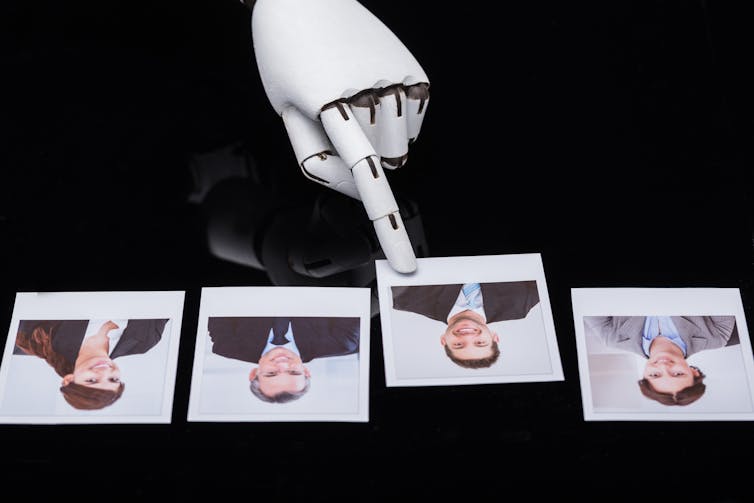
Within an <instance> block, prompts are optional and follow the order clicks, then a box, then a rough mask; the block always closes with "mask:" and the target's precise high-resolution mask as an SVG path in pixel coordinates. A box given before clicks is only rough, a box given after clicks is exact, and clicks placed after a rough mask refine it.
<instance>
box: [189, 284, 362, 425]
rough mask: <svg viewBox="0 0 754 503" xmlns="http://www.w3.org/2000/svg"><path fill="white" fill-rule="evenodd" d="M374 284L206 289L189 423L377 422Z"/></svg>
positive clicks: (199, 327) (193, 376) (195, 361)
mask: <svg viewBox="0 0 754 503" xmlns="http://www.w3.org/2000/svg"><path fill="white" fill-rule="evenodd" d="M370 319H371V314H370V290H369V289H368V288H343V287H213V288H203V289H202V297H201V306H200V312H199V324H198V330H197V334H196V346H195V356H194V370H193V373H192V379H191V393H190V397H189V410H188V420H189V421H196V422H222V421H227V422H243V421H249V422H252V421H264V422H277V421H280V422H284V421H317V422H329V421H332V422H368V421H369V323H370Z"/></svg>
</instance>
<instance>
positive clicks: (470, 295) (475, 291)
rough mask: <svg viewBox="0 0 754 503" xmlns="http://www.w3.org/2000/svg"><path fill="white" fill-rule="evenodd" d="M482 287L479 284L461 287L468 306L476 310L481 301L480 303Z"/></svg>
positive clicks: (467, 284) (468, 284)
mask: <svg viewBox="0 0 754 503" xmlns="http://www.w3.org/2000/svg"><path fill="white" fill-rule="evenodd" d="M481 289H482V287H481V285H480V284H479V283H466V284H464V285H463V286H462V287H461V290H463V294H464V296H466V304H467V305H468V306H469V307H470V308H472V309H474V308H477V307H479V304H480V303H479V301H480V298H479V297H480V294H481V293H482V292H481Z"/></svg>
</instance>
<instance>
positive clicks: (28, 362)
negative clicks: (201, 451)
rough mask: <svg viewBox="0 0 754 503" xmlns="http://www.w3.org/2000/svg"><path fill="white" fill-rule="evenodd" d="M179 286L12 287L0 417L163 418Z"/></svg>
mask: <svg viewBox="0 0 754 503" xmlns="http://www.w3.org/2000/svg"><path fill="white" fill-rule="evenodd" d="M182 310H183V292H138V293H137V292H101V293H95V292H93V293H88V292H86V293H83V292H74V293H19V294H18V295H17V297H16V304H15V306H14V315H13V320H12V322H11V329H10V331H9V334H8V338H7V341H6V347H5V353H4V356H3V362H2V370H1V372H0V421H2V422H4V423H97V422H103V423H116V422H117V423H132V422H138V423H143V422H154V423H164V422H170V413H171V410H172V398H173V385H174V382H175V366H176V357H177V351H178V343H179V337H180V324H181V319H180V316H181V315H182Z"/></svg>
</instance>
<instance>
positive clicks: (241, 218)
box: [190, 145, 427, 314]
mask: <svg viewBox="0 0 754 503" xmlns="http://www.w3.org/2000/svg"><path fill="white" fill-rule="evenodd" d="M190 168H191V172H192V176H193V178H194V191H193V193H192V194H191V196H190V201H191V202H192V203H195V204H199V205H201V213H202V215H203V219H204V226H205V232H206V236H207V243H208V248H209V251H210V252H211V253H212V255H214V256H215V257H217V258H220V259H222V260H225V261H228V262H232V263H236V264H240V265H244V266H247V267H251V268H254V269H258V270H263V271H265V272H266V273H267V275H268V277H269V278H270V280H271V281H272V283H273V284H275V285H285V286H353V287H373V286H374V284H375V282H376V275H375V269H374V261H375V260H376V259H381V258H385V256H384V253H383V251H382V249H381V248H380V246H379V242H378V240H377V236H376V234H375V230H374V227H373V226H372V224H371V223H370V221H369V219H368V218H367V216H366V215H365V214H364V212H363V211H362V210H361V208H360V207H359V205H360V203H359V202H358V201H356V200H355V199H352V198H349V197H346V196H344V195H342V194H337V193H335V192H327V193H323V194H317V195H316V196H306V197H304V196H302V195H301V194H297V193H291V191H290V190H289V187H287V186H285V184H284V183H280V181H279V180H278V179H277V178H276V177H275V175H276V173H279V170H276V169H272V170H266V171H264V170H262V169H260V167H259V166H258V165H257V164H256V163H255V161H254V159H253V158H252V157H251V155H250V154H249V153H248V151H247V150H245V149H244V148H243V146H242V145H231V146H228V147H224V148H221V149H218V150H215V151H213V152H208V153H204V154H200V155H196V156H194V158H193V159H192V162H191V164H190ZM397 201H398V204H399V207H400V211H401V213H402V214H403V215H404V217H405V221H404V224H405V228H406V231H407V233H408V235H409V236H410V238H411V242H412V243H413V245H414V248H413V250H412V252H413V253H415V255H417V256H426V252H427V249H426V242H425V237H424V229H423V226H422V222H421V216H420V214H419V212H418V208H417V205H416V204H415V203H414V202H413V201H410V200H407V199H405V198H403V197H400V195H399V196H398V198H397ZM372 296H373V299H372V300H373V303H372V304H373V309H372V314H376V311H377V305H378V304H377V301H376V288H372Z"/></svg>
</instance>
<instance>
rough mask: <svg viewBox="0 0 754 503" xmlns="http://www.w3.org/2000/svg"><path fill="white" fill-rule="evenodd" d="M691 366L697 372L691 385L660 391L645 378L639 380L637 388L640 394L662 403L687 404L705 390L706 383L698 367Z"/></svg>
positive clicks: (692, 401)
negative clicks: (664, 391) (671, 391)
mask: <svg viewBox="0 0 754 503" xmlns="http://www.w3.org/2000/svg"><path fill="white" fill-rule="evenodd" d="M691 368H692V369H694V370H696V371H697V372H699V375H698V376H696V375H695V376H694V383H693V384H692V385H691V386H688V387H686V388H683V389H682V390H680V391H678V392H677V393H675V394H673V393H660V392H659V391H657V390H655V389H654V388H653V387H652V384H651V383H650V382H649V380H647V379H641V380H639V389H640V390H641V394H642V395H644V396H645V397H647V398H649V399H651V400H655V401H657V402H660V403H661V404H663V405H688V404H690V403H694V402H696V401H697V400H699V399H700V398H701V397H702V395H704V392H705V391H706V390H707V385H706V384H704V378H705V377H707V376H706V375H704V372H702V371H701V370H700V369H699V368H698V367H694V366H693V365H691Z"/></svg>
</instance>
